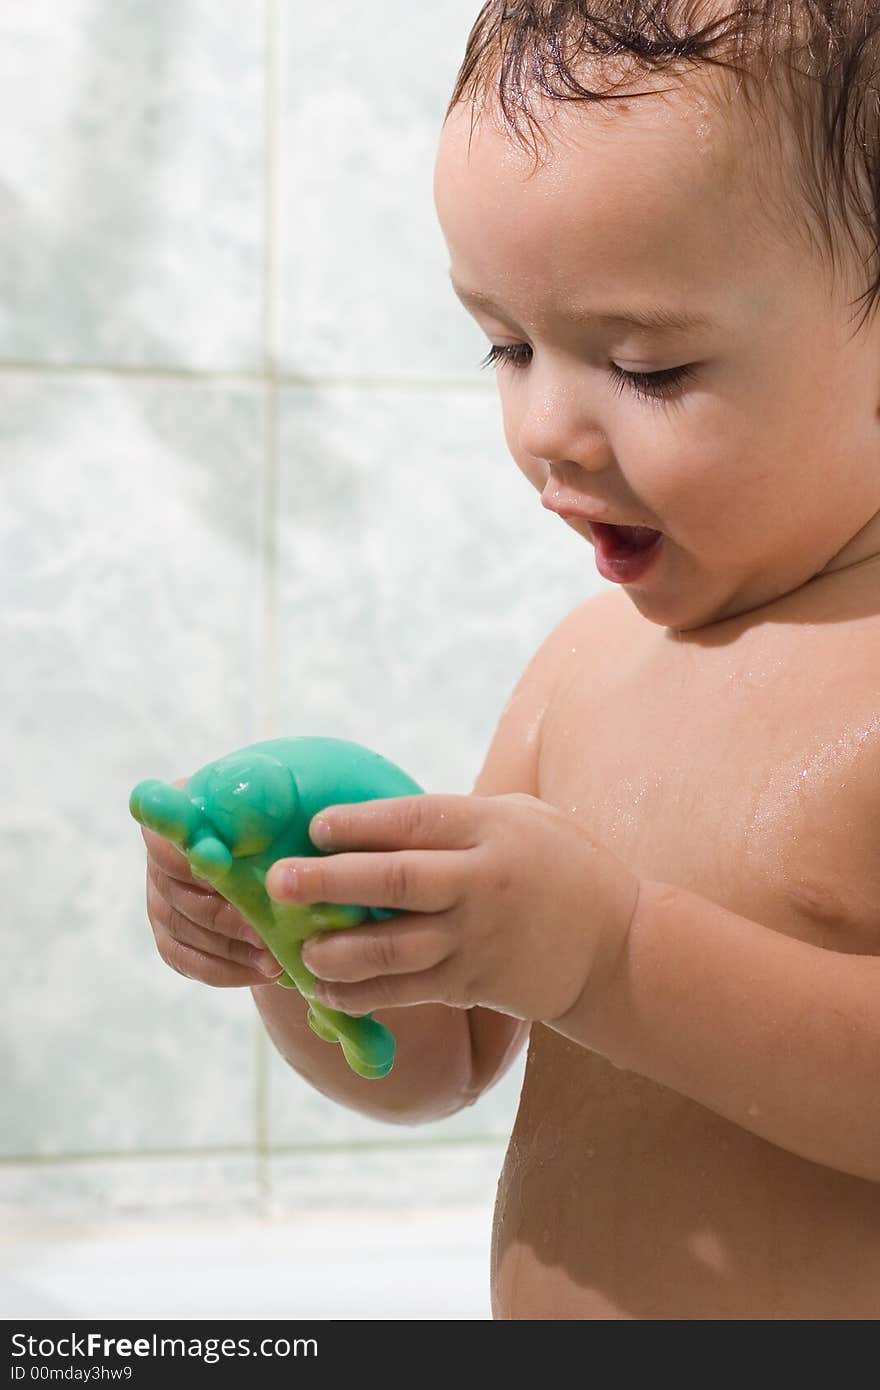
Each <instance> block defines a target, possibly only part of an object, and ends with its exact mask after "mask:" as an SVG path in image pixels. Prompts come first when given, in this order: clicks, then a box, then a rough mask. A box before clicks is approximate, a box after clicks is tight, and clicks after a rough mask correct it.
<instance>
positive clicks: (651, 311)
mask: <svg viewBox="0 0 880 1390" xmlns="http://www.w3.org/2000/svg"><path fill="white" fill-rule="evenodd" d="M449 278H450V280H451V281H452V288H453V289H454V290H455V293H456V294H457V295H458V297H459V299H460V300H461V302H462V303H463V304H474V305H476V307H477V308H479V309H490V310H493V311H494V312H495V313H497V314H500V315H501V317H502V318H506V317H507V315H506V314H505V313H504V312H503V310H502V309H500V308H499V306H498V305H497V304H495V303H494V302H493V301H492V300H491V299H490V298H489V296H488V295H486V294H483V293H482V291H481V290H469V289H466V288H465V287H464V285H457V284H456V282H455V280H453V279H452V276H451V275H450V277H449ZM572 317H573V318H574V319H576V320H577V321H578V322H581V323H601V324H605V325H609V324H612V325H613V324H620V323H625V324H630V325H631V326H632V327H634V328H643V329H646V330H647V331H648V332H651V333H685V332H692V331H693V330H694V329H696V328H717V326H718V325H717V324H716V323H715V321H714V320H713V319H710V318H709V317H708V315H707V314H698V313H694V312H693V311H691V310H689V309H670V308H667V307H665V306H664V305H656V306H655V305H649V306H647V307H646V308H644V309H629V308H628V309H604V310H602V311H596V312H594V313H592V314H587V313H575V314H573V315H572Z"/></svg>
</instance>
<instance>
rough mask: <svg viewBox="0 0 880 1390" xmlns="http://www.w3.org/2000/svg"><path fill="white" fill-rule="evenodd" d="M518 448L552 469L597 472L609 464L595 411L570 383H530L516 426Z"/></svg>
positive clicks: (606, 447) (608, 456) (604, 439)
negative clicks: (566, 467)
mask: <svg viewBox="0 0 880 1390" xmlns="http://www.w3.org/2000/svg"><path fill="white" fill-rule="evenodd" d="M519 447H520V449H521V450H523V452H524V453H526V454H528V455H530V456H531V457H532V458H535V459H542V460H544V461H545V462H546V463H548V464H550V465H551V466H552V465H553V464H577V465H578V466H579V467H580V468H585V469H587V470H589V471H596V470H598V469H601V468H606V467H607V466H608V464H609V462H610V461H611V452H610V449H609V446H608V441H607V439H606V437H605V434H604V432H603V430H602V428H601V426H600V424H599V421H598V419H597V417H596V412H595V411H594V410H592V409H591V408H590V403H589V400H588V399H586V398H585V395H584V392H583V391H582V390H578V389H576V388H575V387H574V386H572V385H570V384H554V383H552V382H551V383H546V384H545V385H544V386H543V387H542V386H541V384H540V383H538V382H536V383H535V384H534V385H533V384H532V383H530V384H529V395H528V399H527V401H526V404H525V408H524V410H523V413H522V416H521V419H520V425H519Z"/></svg>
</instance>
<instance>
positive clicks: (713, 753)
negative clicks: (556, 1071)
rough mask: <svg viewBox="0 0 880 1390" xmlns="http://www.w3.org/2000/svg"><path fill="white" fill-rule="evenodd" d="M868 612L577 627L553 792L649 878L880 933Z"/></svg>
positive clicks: (560, 697) (807, 923)
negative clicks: (697, 641) (678, 634)
mask: <svg viewBox="0 0 880 1390" xmlns="http://www.w3.org/2000/svg"><path fill="white" fill-rule="evenodd" d="M636 624H638V625H640V626H641V627H643V628H647V629H648V631H647V632H640V631H639V627H637V626H636ZM858 627H859V629H860V630H859V631H857V632H854V631H853V625H848V624H843V625H841V626H840V628H838V629H835V628H834V627H833V626H831V625H826V626H823V627H820V628H815V629H809V628H807V627H805V626H798V625H791V626H790V627H784V626H777V627H775V628H773V629H768V628H761V629H758V630H756V631H749V632H745V633H743V634H741V635H740V636H738V637H735V638H733V639H732V640H731V641H729V642H727V643H719V644H717V645H712V646H702V645H689V644H684V643H682V642H680V641H678V640H676V639H675V638H673V637H671V636H670V635H668V634H666V633H665V632H662V631H661V630H659V629H656V628H650V627H649V625H648V624H646V623H644V620H642V619H641V618H640V617H639V616H638V615H634V617H633V618H631V619H630V620H629V622H628V623H626V624H623V625H621V627H620V629H619V630H618V631H617V632H615V633H611V632H609V633H608V634H607V637H606V638H605V640H604V641H603V640H600V641H598V642H597V641H596V640H595V638H594V639H593V640H592V641H591V642H590V643H589V644H587V645H585V646H584V648H583V649H580V650H579V649H577V644H575V647H574V649H573V650H572V651H571V652H570V655H569V664H568V669H567V670H566V671H565V672H564V674H563V675H562V678H561V680H560V682H559V685H558V688H557V696H556V699H555V701H554V703H553V704H552V705H551V707H550V708H549V709H548V711H547V713H546V715H545V723H544V729H543V743H542V756H541V764H540V779H541V785H540V795H541V796H542V798H543V799H545V800H547V801H549V802H551V803H552V804H553V805H556V806H558V807H559V808H560V809H562V810H565V811H567V812H569V813H570V814H571V815H574V816H577V817H578V818H580V819H582V820H583V822H584V825H585V826H586V827H587V828H589V830H590V833H591V834H592V835H594V836H595V838H596V839H598V840H600V841H601V842H602V843H603V844H605V845H607V847H608V848H609V849H611V850H612V851H613V852H614V853H616V854H617V855H618V856H619V857H620V858H621V859H622V860H623V862H624V863H626V864H627V866H628V867H629V868H630V869H631V870H632V871H633V872H634V873H637V874H639V875H640V876H642V877H645V878H653V879H659V880H662V881H665V882H671V883H678V884H681V885H682V886H684V887H687V888H690V889H692V890H693V891H694V892H698V893H701V894H703V895H705V896H706V897H708V898H710V899H712V900H713V901H715V902H718V903H720V904H722V905H723V906H725V907H728V908H729V909H730V910H731V911H735V912H738V913H740V914H742V915H743V916H748V917H751V918H753V919H754V920H756V921H760V922H763V923H764V924H765V925H767V926H769V927H772V928H774V929H776V930H779V931H783V932H786V933H788V934H791V935H796V936H799V937H802V938H804V939H809V940H812V941H814V942H815V943H816V944H820V945H825V946H829V947H831V948H833V949H838V950H875V949H877V948H878V943H880V852H878V844H880V827H878V826H876V825H875V824H874V822H873V808H874V807H875V806H876V801H877V795H878V793H880V788H875V780H876V779H875V769H876V767H877V758H878V753H877V750H878V742H880V690H878V687H877V684H876V681H875V679H874V676H873V672H874V671H875V670H876V667H877V664H878V659H877V657H876V656H875V655H874V654H873V651H872V647H873V648H876V647H877V646H878V638H880V631H878V630H877V629H876V628H875V627H874V625H873V624H869V625H868V626H867V627H866V626H865V624H860V625H858ZM878 655H880V653H878Z"/></svg>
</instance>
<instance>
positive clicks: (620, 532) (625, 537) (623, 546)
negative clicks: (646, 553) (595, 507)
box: [593, 522, 662, 555]
mask: <svg viewBox="0 0 880 1390" xmlns="http://www.w3.org/2000/svg"><path fill="white" fill-rule="evenodd" d="M593 530H594V531H604V532H605V533H606V537H607V539H606V544H607V545H608V547H609V549H610V548H611V546H612V544H613V548H614V549H615V550H620V551H623V552H624V553H626V554H629V555H633V554H636V553H637V552H638V551H640V550H647V549H648V548H649V546H652V545H653V544H654V542H655V541H656V540H657V538H658V536H660V535H661V534H662V532H660V531H653V530H652V529H651V527H650V526H606V525H605V523H604V522H595V523H593Z"/></svg>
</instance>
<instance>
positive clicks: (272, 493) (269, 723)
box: [254, 0, 281, 1201]
mask: <svg viewBox="0 0 880 1390" xmlns="http://www.w3.org/2000/svg"><path fill="white" fill-rule="evenodd" d="M263 20H264V42H265V59H264V73H263V115H264V119H263V142H264V164H263V369H264V374H265V419H264V422H263V430H264V436H263V438H264V450H263V479H262V488H261V496H262V517H261V526H260V531H261V534H260V594H261V600H262V614H261V623H260V634H261V642H260V648H261V650H260V666H259V669H260V673H261V690H260V696H259V700H260V709H259V716H258V724H259V737H260V739H268V738H273V737H274V736H275V734H276V731H277V692H278V543H277V533H278V474H279V459H278V451H279V435H278V430H279V412H278V397H279V383H278V359H279V341H278V283H279V276H278V268H279V263H278V244H277V216H278V179H279V151H278V141H279V125H280V115H281V100H280V89H281V74H280V48H281V45H280V42H279V30H280V23H281V15H280V10H279V6H278V0H265V5H264V11H263ZM255 1012H256V1010H255ZM254 1028H255V1035H254V1135H255V1141H256V1154H257V1190H258V1192H259V1195H260V1198H261V1199H262V1200H263V1201H268V1200H269V1198H270V1196H271V1164H270V1152H269V1144H270V1138H271V1134H270V1114H269V1077H270V1073H269V1063H270V1057H269V1040H268V1038H267V1036H266V1031H265V1028H264V1027H263V1025H262V1021H261V1019H260V1018H259V1016H258V1017H257V1018H256V1019H255V1020H254Z"/></svg>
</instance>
